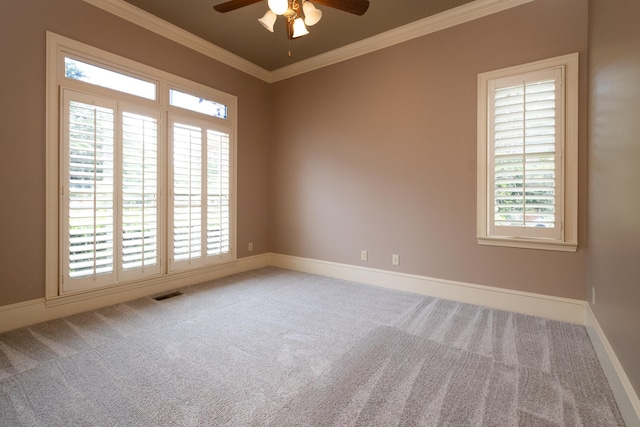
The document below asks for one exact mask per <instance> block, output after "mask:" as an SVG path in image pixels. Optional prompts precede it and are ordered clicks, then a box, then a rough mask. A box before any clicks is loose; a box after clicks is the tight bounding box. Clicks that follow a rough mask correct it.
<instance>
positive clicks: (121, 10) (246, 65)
mask: <svg viewBox="0 0 640 427" xmlns="http://www.w3.org/2000/svg"><path fill="white" fill-rule="evenodd" d="M84 1H85V2H86V3H89V4H91V5H93V6H96V7H98V8H100V9H103V10H105V11H107V12H109V13H112V14H114V15H116V16H118V17H120V18H122V19H125V20H127V21H129V22H132V23H134V24H136V25H138V26H140V27H142V28H145V29H147V30H149V31H153V32H154V33H156V34H159V35H161V36H163V37H166V38H168V39H169V40H172V41H174V42H176V43H179V44H181V45H183V46H185V47H188V48H190V49H193V50H195V51H197V52H199V53H202V54H203V55H206V56H208V57H210V58H213V59H215V60H217V61H220V62H222V63H224V64H226V65H228V66H230V67H233V68H235V69H237V70H239V71H242V72H244V73H247V74H249V75H251V76H253V77H256V78H258V79H260V80H263V81H265V82H267V83H274V82H277V81H280V80H285V79H288V78H291V77H294V76H297V75H300V74H304V73H307V72H309V71H313V70H317V69H319V68H323V67H326V66H329V65H332V64H336V63H338V62H342V61H346V60H348V59H352V58H355V57H358V56H361V55H365V54H367V53H371V52H374V51H376V50H380V49H384V48H386V47H390V46H393V45H396V44H399V43H402V42H405V41H409V40H412V39H415V38H417V37H422V36H425V35H427V34H431V33H434V32H436V31H440V30H444V29H446V28H450V27H454V26H456V25H460V24H464V23H465V22H469V21H473V20H475V19H479V18H483V17H485V16H488V15H492V14H494V13H498V12H502V11H504V10H507V9H511V8H513V7H517V6H521V5H523V4H526V3H530V2H532V1H535V0H475V1H472V2H471V3H467V4H464V5H462V6H459V7H456V8H454V9H451V10H447V11H445V12H441V13H439V14H437V15H433V16H429V17H427V18H423V19H421V20H418V21H415V22H412V23H410V24H407V25H404V26H402V27H398V28H395V29H393V30H389V31H386V32H384V33H381V34H378V35H376V36H373V37H369V38H368V39H364V40H361V41H358V42H355V43H351V44H349V45H346V46H343V47H340V48H338V49H335V50H332V51H330V52H326V53H323V54H320V55H317V56H315V57H313V58H309V59H306V60H303V61H300V62H297V63H295V64H291V65H288V66H286V67H282V68H279V69H277V70H274V71H268V70H266V69H264V68H262V67H260V66H258V65H256V64H254V63H252V62H249V61H247V60H246V59H244V58H241V57H239V56H237V55H235V54H233V53H231V52H229V51H228V50H225V49H222V48H221V47H219V46H217V45H215V44H213V43H210V42H208V41H206V40H204V39H202V38H200V37H197V36H195V35H193V34H191V33H189V32H188V31H185V30H183V29H182V28H179V27H177V26H175V25H173V24H170V23H168V22H166V21H164V20H162V19H160V18H158V17H156V16H154V15H152V14H150V13H148V12H145V11H143V10H142V9H139V8H137V7H135V6H133V5H131V4H129V3H127V2H126V1H124V0H84Z"/></svg>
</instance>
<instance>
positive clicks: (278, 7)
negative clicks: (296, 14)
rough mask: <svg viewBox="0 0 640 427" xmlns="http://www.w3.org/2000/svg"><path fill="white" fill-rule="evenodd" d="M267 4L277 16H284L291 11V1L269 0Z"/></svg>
mask: <svg viewBox="0 0 640 427" xmlns="http://www.w3.org/2000/svg"><path fill="white" fill-rule="evenodd" d="M267 4H268V5H269V9H271V11H272V12H273V13H275V14H276V15H282V14H284V13H285V12H286V11H287V10H288V9H289V0H269V1H268V2H267Z"/></svg>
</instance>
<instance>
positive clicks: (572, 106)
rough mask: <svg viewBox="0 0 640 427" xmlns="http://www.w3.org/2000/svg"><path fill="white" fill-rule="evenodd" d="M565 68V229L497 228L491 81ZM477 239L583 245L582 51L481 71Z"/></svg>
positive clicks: (571, 248) (560, 146) (566, 247)
mask: <svg viewBox="0 0 640 427" xmlns="http://www.w3.org/2000/svg"><path fill="white" fill-rule="evenodd" d="M554 69H562V72H563V76H564V82H563V86H564V87H563V89H564V90H563V92H564V97H563V99H562V100H561V101H562V120H563V123H562V124H561V127H562V132H561V138H560V139H561V140H560V141H557V142H556V144H557V147H556V150H557V151H559V153H560V162H559V163H560V164H557V165H556V167H557V173H559V174H560V176H559V177H558V178H559V179H558V182H559V183H562V188H559V189H558V196H557V197H560V198H561V200H558V203H559V206H558V214H559V218H558V222H559V224H560V230H559V233H555V236H553V237H549V236H548V235H546V236H545V235H544V234H542V233H541V234H539V235H536V234H535V229H532V230H528V232H527V233H522V234H518V233H512V234H508V233H503V234H498V233H496V232H495V231H494V227H492V224H491V221H492V220H493V215H492V213H493V212H492V209H493V199H492V198H493V193H494V192H493V189H492V188H489V186H490V183H491V180H492V179H491V176H490V175H489V174H492V173H493V169H492V168H491V165H492V164H493V153H492V152H491V151H492V150H491V147H492V142H491V141H490V133H491V132H490V123H489V117H490V114H489V101H490V99H489V96H493V94H492V93H490V87H491V83H492V82H493V81H495V80H498V79H505V78H509V77H516V76H521V75H522V76H524V75H526V74H529V73H536V72H540V71H546V70H554ZM477 120H478V123H477V129H478V134H477V141H478V142H477V143H478V146H477V239H478V243H479V244H481V245H494V246H508V247H515V248H528V249H544V250H554V251H566V252H575V251H576V250H577V247H578V53H572V54H568V55H563V56H559V57H555V58H550V59H545V60H542V61H536V62H532V63H528V64H523V65H517V66H514V67H509V68H504V69H500V70H495V71H490V72H486V73H481V74H479V75H478V117H477Z"/></svg>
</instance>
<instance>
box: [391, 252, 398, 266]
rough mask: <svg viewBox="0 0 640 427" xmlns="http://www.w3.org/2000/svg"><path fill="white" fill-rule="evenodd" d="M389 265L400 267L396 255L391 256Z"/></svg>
mask: <svg viewBox="0 0 640 427" xmlns="http://www.w3.org/2000/svg"><path fill="white" fill-rule="evenodd" d="M391 264H393V265H400V255H398V254H393V255H391Z"/></svg>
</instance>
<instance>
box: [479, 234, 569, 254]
mask: <svg viewBox="0 0 640 427" xmlns="http://www.w3.org/2000/svg"><path fill="white" fill-rule="evenodd" d="M478 244H480V245H488V246H505V247H511V248H522V249H539V250H545V251H560V252H576V251H577V250H578V243H577V242H560V241H553V240H537V239H527V238H517V237H487V236H479V237H478Z"/></svg>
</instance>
